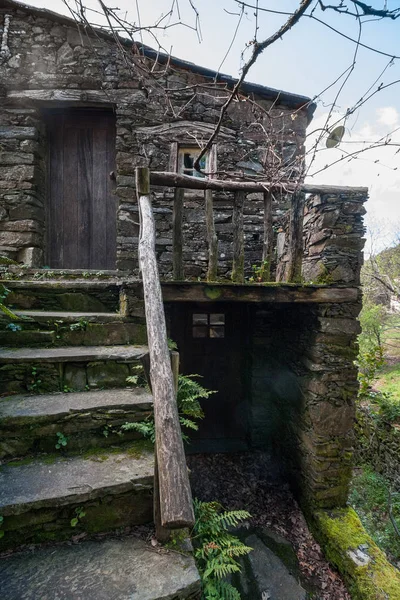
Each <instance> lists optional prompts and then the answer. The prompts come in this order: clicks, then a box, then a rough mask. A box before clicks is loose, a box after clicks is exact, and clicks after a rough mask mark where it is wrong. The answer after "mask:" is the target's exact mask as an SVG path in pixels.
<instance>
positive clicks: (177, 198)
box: [172, 188, 185, 281]
mask: <svg viewBox="0 0 400 600" xmlns="http://www.w3.org/2000/svg"><path fill="white" fill-rule="evenodd" d="M184 198H185V190H184V189H183V188H175V195H174V206H173V211H172V239H173V243H172V268H173V276H174V279H175V280H176V281H180V280H182V279H184V273H183V254H182V253H183V230H182V224H183V202H184Z"/></svg>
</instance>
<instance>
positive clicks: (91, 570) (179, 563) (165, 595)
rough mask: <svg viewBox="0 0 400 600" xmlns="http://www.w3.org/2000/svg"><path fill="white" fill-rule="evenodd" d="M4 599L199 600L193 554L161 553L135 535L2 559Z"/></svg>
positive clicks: (48, 548) (42, 549)
mask: <svg viewBox="0 0 400 600" xmlns="http://www.w3.org/2000/svg"><path fill="white" fill-rule="evenodd" d="M0 579H1V581H2V586H1V587H2V597H3V598H4V600H21V599H23V600H38V599H39V598H42V599H44V598H45V599H46V600H59V599H61V598H62V600H78V598H82V599H84V600H111V599H114V600H128V599H129V600H183V599H185V598H187V599H189V598H190V599H192V600H195V599H197V598H199V597H200V578H199V574H198V571H197V569H196V567H195V564H194V561H193V559H192V557H191V556H184V555H183V554H179V553H178V552H168V551H165V550H164V551H159V552H155V551H154V548H151V547H149V545H148V544H146V542H144V541H143V540H140V539H137V538H135V537H125V538H119V539H115V538H111V539H106V540H95V541H85V542H81V543H80V544H75V545H72V546H71V545H59V546H57V547H54V546H53V547H46V548H40V549H37V550H35V551H34V552H29V553H28V552H24V553H18V554H14V555H13V556H10V557H7V558H4V559H2V560H0Z"/></svg>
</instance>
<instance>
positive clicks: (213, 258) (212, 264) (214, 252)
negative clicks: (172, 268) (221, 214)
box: [205, 190, 218, 281]
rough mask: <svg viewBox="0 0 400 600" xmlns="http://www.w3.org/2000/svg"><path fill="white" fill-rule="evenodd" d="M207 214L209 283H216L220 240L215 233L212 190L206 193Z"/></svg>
mask: <svg viewBox="0 0 400 600" xmlns="http://www.w3.org/2000/svg"><path fill="white" fill-rule="evenodd" d="M205 201H206V205H205V213H206V227H207V239H208V270H207V281H216V279H217V271H218V238H217V234H216V231H215V222H214V203H213V193H212V191H211V190H206V191H205Z"/></svg>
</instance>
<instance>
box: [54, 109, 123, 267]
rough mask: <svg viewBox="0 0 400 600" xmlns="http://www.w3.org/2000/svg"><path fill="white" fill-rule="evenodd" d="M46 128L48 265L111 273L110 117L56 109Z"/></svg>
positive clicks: (113, 252)
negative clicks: (47, 143)
mask: <svg viewBox="0 0 400 600" xmlns="http://www.w3.org/2000/svg"><path fill="white" fill-rule="evenodd" d="M46 117H47V125H48V141H49V158H48V196H49V198H48V211H47V264H48V265H49V266H50V267H52V268H55V269H114V268H115V258H116V256H115V255H116V199H115V195H114V193H113V191H114V185H115V183H114V176H113V171H114V169H115V118H114V114H113V113H112V111H107V110H78V109H75V110H55V111H51V112H49V114H47V115H46Z"/></svg>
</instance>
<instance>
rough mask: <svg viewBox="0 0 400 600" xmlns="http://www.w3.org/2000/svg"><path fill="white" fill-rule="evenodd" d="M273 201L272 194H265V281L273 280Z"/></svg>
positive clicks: (263, 259) (263, 257) (263, 253)
mask: <svg viewBox="0 0 400 600" xmlns="http://www.w3.org/2000/svg"><path fill="white" fill-rule="evenodd" d="M272 199H273V195H272V193H271V192H264V239H263V252H262V261H263V281H270V279H271V263H272V255H273V251H274V230H273V228H272Z"/></svg>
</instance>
